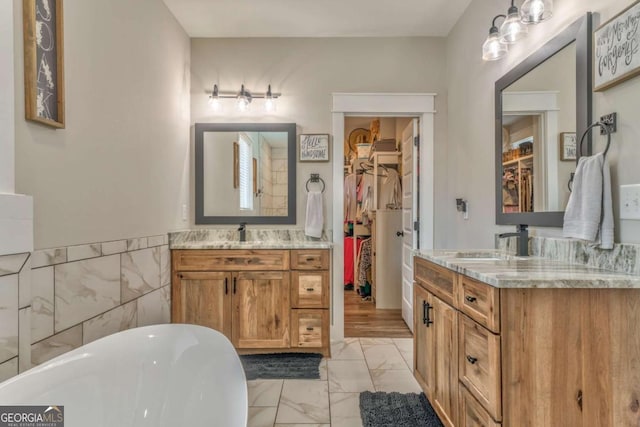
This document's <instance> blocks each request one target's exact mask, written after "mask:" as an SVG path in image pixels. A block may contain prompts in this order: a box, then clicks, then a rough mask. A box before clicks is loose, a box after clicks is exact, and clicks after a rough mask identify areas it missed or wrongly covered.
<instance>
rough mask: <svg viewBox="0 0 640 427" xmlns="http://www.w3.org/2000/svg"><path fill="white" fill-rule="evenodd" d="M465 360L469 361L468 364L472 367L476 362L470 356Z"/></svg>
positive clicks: (475, 359)
mask: <svg viewBox="0 0 640 427" xmlns="http://www.w3.org/2000/svg"><path fill="white" fill-rule="evenodd" d="M467 360H468V361H469V363H471V364H472V365H475V364H476V362H477V361H478V359H477V358H475V357H472V356H467Z"/></svg>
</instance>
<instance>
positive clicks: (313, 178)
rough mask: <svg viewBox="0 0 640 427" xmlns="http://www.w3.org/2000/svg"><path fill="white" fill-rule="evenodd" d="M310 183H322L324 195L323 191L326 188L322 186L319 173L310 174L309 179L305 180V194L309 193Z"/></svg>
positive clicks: (323, 185)
mask: <svg viewBox="0 0 640 427" xmlns="http://www.w3.org/2000/svg"><path fill="white" fill-rule="evenodd" d="M310 182H321V183H322V192H323V193H324V189H325V188H326V186H325V184H324V180H323V179H322V178H320V174H319V173H312V174H311V178H309V179H308V180H307V183H306V184H305V188H306V189H307V193H308V192H309V183H310Z"/></svg>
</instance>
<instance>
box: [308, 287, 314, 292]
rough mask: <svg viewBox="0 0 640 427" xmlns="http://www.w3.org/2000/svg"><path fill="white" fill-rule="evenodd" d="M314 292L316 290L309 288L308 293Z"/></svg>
mask: <svg viewBox="0 0 640 427" xmlns="http://www.w3.org/2000/svg"><path fill="white" fill-rule="evenodd" d="M313 291H315V289H314V288H307V292H313Z"/></svg>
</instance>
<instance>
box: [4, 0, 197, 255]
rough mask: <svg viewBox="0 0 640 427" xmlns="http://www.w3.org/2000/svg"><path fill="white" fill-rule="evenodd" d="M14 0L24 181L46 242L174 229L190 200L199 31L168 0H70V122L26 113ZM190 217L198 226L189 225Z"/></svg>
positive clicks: (20, 185) (18, 4)
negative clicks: (193, 72)
mask: <svg viewBox="0 0 640 427" xmlns="http://www.w3.org/2000/svg"><path fill="white" fill-rule="evenodd" d="M13 1H14V9H15V10H14V25H15V31H14V37H15V63H16V67H15V88H16V91H15V92H16V100H15V110H16V118H15V123H16V190H17V192H20V193H24V194H30V195H33V196H34V200H35V247H36V248H46V247H52V246H65V245H72V244H78V243H87V242H96V241H106V240H115V239H119V238H129V237H136V236H146V235H152V234H160V233H166V232H167V230H169V229H175V228H179V227H181V225H182V221H181V209H180V205H181V204H182V203H188V201H187V200H188V187H187V179H188V174H189V171H188V169H187V168H188V167H189V163H188V159H189V156H190V153H189V55H190V46H189V38H188V37H187V35H186V33H185V32H184V30H183V29H182V28H181V27H180V25H179V24H178V23H177V22H176V20H175V19H174V17H173V16H172V15H171V14H170V13H169V11H168V10H167V8H166V7H165V5H164V3H163V2H162V1H161V0H138V1H134V2H131V1H127V0H110V1H101V0H67V1H66V2H65V4H64V31H65V50H64V55H65V81H66V114H67V116H66V122H67V126H66V129H64V130H54V129H53V128H48V127H43V126H41V125H37V124H34V123H30V122H26V121H25V120H24V113H23V111H24V94H23V87H24V85H23V59H22V1H19V0H13ZM185 225H186V223H185Z"/></svg>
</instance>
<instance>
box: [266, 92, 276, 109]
mask: <svg viewBox="0 0 640 427" xmlns="http://www.w3.org/2000/svg"><path fill="white" fill-rule="evenodd" d="M264 109H265V111H266V112H267V113H271V112H273V111H275V110H276V100H275V99H274V98H273V97H271V96H267V97H266V98H265V100H264Z"/></svg>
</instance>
